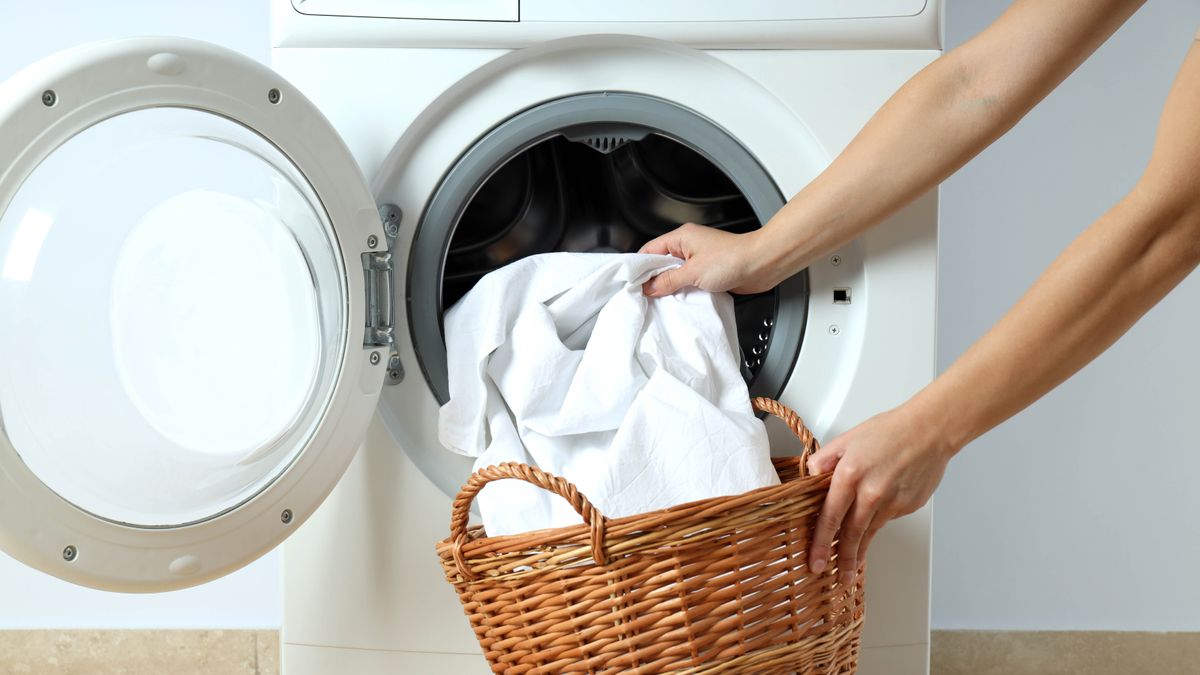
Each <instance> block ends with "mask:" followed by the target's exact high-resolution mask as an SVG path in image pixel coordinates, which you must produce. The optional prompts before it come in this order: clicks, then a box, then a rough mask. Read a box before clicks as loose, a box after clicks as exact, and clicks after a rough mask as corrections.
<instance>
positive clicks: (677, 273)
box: [642, 263, 696, 298]
mask: <svg viewBox="0 0 1200 675" xmlns="http://www.w3.org/2000/svg"><path fill="white" fill-rule="evenodd" d="M695 280H696V279H695V275H694V274H693V273H692V271H691V270H690V269H688V265H687V264H686V263H685V264H684V265H683V266H682V267H676V268H674V269H669V270H667V271H665V272H663V273H662V274H659V275H658V276H656V277H654V278H653V279H651V280H650V281H647V282H646V283H644V284H642V293H644V294H645V295H647V296H648V297H651V298H661V297H663V296H665V295H671V294H672V293H674V292H675V291H678V290H679V289H681V288H684V287H685V286H691V285H692V284H693V282H695Z"/></svg>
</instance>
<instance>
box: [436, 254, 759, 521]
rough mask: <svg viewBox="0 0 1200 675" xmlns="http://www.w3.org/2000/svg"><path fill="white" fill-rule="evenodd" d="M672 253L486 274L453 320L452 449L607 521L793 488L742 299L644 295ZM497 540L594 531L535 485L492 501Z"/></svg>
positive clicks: (487, 512) (448, 423)
mask: <svg viewBox="0 0 1200 675" xmlns="http://www.w3.org/2000/svg"><path fill="white" fill-rule="evenodd" d="M679 264H680V263H679V260H677V259H675V258H672V257H668V256H659V255H637V254H594V253H549V254H545V255H539V256H532V257H529V258H525V259H522V260H520V261H518V262H516V263H513V264H511V265H508V266H506V267H503V268H501V269H499V270H497V271H495V272H492V273H491V274H488V275H487V276H485V277H484V278H483V279H482V280H480V281H479V283H478V284H476V286H475V287H474V288H473V289H472V290H471V291H470V292H469V293H468V294H467V295H466V296H465V297H464V298H463V299H462V300H461V301H460V302H458V303H457V304H456V305H455V306H454V307H453V308H452V309H451V310H450V311H449V312H447V313H446V317H445V327H446V349H447V357H448V367H449V384H450V402H449V403H447V404H446V405H445V406H443V407H442V409H441V415H440V417H439V433H440V438H441V441H442V443H443V444H444V445H445V446H446V447H447V448H450V449H452V450H454V451H456V452H460V453H463V454H466V455H470V456H476V457H478V460H477V461H476V462H475V467H476V468H480V467H484V466H488V465H492V464H499V463H501V462H525V463H527V464H532V465H535V466H538V467H539V468H541V469H543V470H546V471H549V472H551V473H554V474H557V475H559V476H563V477H565V478H566V479H568V480H570V481H571V482H572V483H574V484H575V485H576V486H577V487H578V488H579V489H580V490H581V491H582V492H583V494H585V495H587V497H588V498H589V499H591V500H592V503H594V504H595V505H596V506H597V508H599V509H600V511H601V512H602V513H604V514H605V515H606V516H609V517H610V518H612V517H620V516H627V515H633V514H637V513H643V512H646V511H652V510H655V509H660V508H664V507H668V506H673V505H675V504H681V503H684V502H689V501H693V500H696V499H703V498H707V497H714V496H720V495H729V494H738V493H742V492H746V491H748V490H752V489H754V488H758V487H762V486H765V485H775V484H778V482H779V479H778V476H777V475H776V474H775V471H774V470H773V469H772V467H771V461H770V452H769V449H768V445H767V435H766V430H765V428H764V427H763V424H762V422H761V421H760V420H758V419H757V418H756V417H755V416H754V414H753V410H752V409H751V406H750V401H749V395H748V393H747V389H746V384H745V381H744V380H743V379H742V377H741V374H740V371H739V368H738V357H737V354H736V345H737V332H736V330H735V324H734V316H733V300H732V298H730V296H729V295H728V294H726V293H717V294H713V293H708V292H705V291H699V290H685V291H681V292H679V293H676V294H675V295H672V296H669V297H665V298H657V299H648V298H646V297H644V296H643V295H642V291H641V284H642V282H644V281H646V280H647V279H649V278H650V277H651V276H653V275H654V274H655V273H656V272H659V271H662V270H664V269H669V268H671V267H675V266H678V265H679ZM478 502H479V509H480V513H481V514H482V516H483V523H484V527H485V528H486V530H487V532H488V534H490V535H500V534H515V533H519V532H527V531H530V530H535V529H541V528H545V527H560V526H564V525H570V524H573V523H578V522H580V518H579V516H578V515H576V514H575V512H574V511H573V510H572V509H571V507H570V506H568V505H567V503H566V502H565V501H564V500H562V499H561V498H559V497H557V496H555V495H552V494H550V493H548V492H545V491H543V490H541V489H539V488H536V487H533V486H531V485H528V484H526V483H524V482H521V481H516V480H504V481H499V482H496V483H492V484H490V485H488V486H487V487H486V488H484V490H483V491H482V492H481V493H480V495H479V497H478Z"/></svg>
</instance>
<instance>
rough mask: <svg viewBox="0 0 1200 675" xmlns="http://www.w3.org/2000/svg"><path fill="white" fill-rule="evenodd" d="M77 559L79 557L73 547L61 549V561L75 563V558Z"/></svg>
mask: <svg viewBox="0 0 1200 675" xmlns="http://www.w3.org/2000/svg"><path fill="white" fill-rule="evenodd" d="M77 557H79V551H78V550H77V549H76V548H75V547H74V546H68V547H66V548H64V549H63V560H66V561H67V562H75V558H77Z"/></svg>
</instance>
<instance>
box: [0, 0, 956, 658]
mask: <svg viewBox="0 0 1200 675" xmlns="http://www.w3.org/2000/svg"><path fill="white" fill-rule="evenodd" d="M940 12H941V7H940V3H939V2H937V0H854V1H852V2H850V1H847V0H810V1H809V2H805V3H782V2H771V1H769V0H743V1H742V2H739V3H727V2H722V1H720V0H697V1H693V2H689V3H646V2H635V1H634V0H605V1H600V0H586V1H579V2H570V3H563V2H555V1H554V0H459V1H456V2H453V3H447V2H429V1H416V0H272V30H273V37H274V50H273V67H274V69H273V70H272V69H268V68H265V67H263V66H261V65H259V64H256V63H254V62H252V61H250V60H249V59H247V58H245V57H241V56H239V55H237V54H234V53H231V52H228V51H226V50H223V49H220V48H216V47H213V46H211V45H205V44H202V43H197V42H193V41H186V40H178V39H159V38H154V39H134V40H121V41H116V42H109V43H99V44H95V45H90V46H86V47H81V48H79V49H76V50H73V51H69V52H65V53H62V54H59V55H57V56H55V57H51V58H50V59H47V60H45V61H43V62H41V63H39V64H37V65H35V66H32V67H30V68H29V69H27V70H25V71H23V72H22V73H20V74H19V75H17V76H15V77H14V78H13V79H11V80H10V81H8V82H6V83H5V84H4V85H3V88H2V89H0V546H2V547H3V549H4V550H5V551H6V552H8V553H9V554H11V555H12V556H13V557H15V558H18V559H20V560H22V561H24V562H25V563H27V564H29V565H32V566H34V567H37V568H39V569H42V570H44V571H46V572H49V573H51V574H54V575H56V576H59V577H61V578H64V579H67V580H69V581H73V582H75V583H79V584H83V585H88V586H93V587H97V588H105V589H110V590H120V591H131V592H146V591H159V590H167V589H172V588H180V587H185V586H191V585H195V584H199V583H203V582H205V581H208V580H211V579H213V578H215V577H218V576H221V575H223V574H226V573H228V572H230V571H232V570H234V569H237V568H238V567H240V566H242V565H244V564H246V563H247V562H249V561H250V560H253V559H254V558H256V557H257V556H259V555H261V554H262V553H263V552H265V551H267V550H270V549H271V548H272V547H274V546H276V545H278V544H279V543H280V542H282V541H283V540H284V539H287V540H288V543H287V545H286V547H285V554H284V590H285V593H284V602H285V606H284V626H283V658H284V670H285V671H286V673H287V674H288V675H305V674H308V673H314V674H315V673H322V674H324V673H460V672H461V673H477V672H486V670H487V669H486V665H485V664H484V663H483V661H482V659H481V657H480V656H479V654H478V648H477V646H476V643H475V641H474V637H473V635H472V633H471V630H470V628H469V626H468V624H467V621H466V618H465V617H464V616H463V613H462V610H461V608H460V606H459V605H458V602H457V599H456V597H455V596H454V594H453V592H452V590H451V588H450V586H449V585H448V584H447V583H446V582H445V580H444V579H443V577H442V573H441V571H440V569H439V566H438V562H437V559H436V557H435V555H434V553H433V545H434V542H436V541H437V540H439V539H441V538H443V537H445V536H446V533H447V528H448V516H449V508H450V499H451V495H453V494H454V493H455V491H456V489H457V486H458V485H460V484H461V483H462V481H463V480H464V479H465V477H466V476H467V475H468V473H469V470H470V462H469V461H468V460H467V459H465V458H462V457H458V456H455V455H453V454H451V453H449V452H447V451H446V450H444V449H443V448H441V447H440V446H439V444H438V441H437V437H436V418H437V409H438V406H439V404H440V402H441V401H444V400H445V398H446V381H445V380H446V365H445V363H446V354H445V347H444V342H443V339H442V326H441V313H442V310H443V309H444V308H446V307H448V306H449V305H450V304H451V303H453V301H454V300H455V299H457V298H458V297H460V296H461V295H462V294H463V293H465V292H466V291H467V290H468V289H469V288H470V287H471V285H472V284H473V283H474V281H475V280H477V279H478V278H479V277H480V276H481V275H483V274H485V273H486V272H487V271H489V270H491V269H495V268H496V267H499V266H501V265H503V264H505V263H507V262H510V261H512V260H515V259H517V258H519V257H522V256H524V255H529V254H532V253H537V252H544V251H552V250H573V251H629V250H636V249H637V247H638V246H639V245H640V244H641V243H642V242H644V241H646V240H648V239H649V238H651V237H653V236H655V235H657V234H659V233H661V232H664V231H667V230H669V229H671V228H672V227H674V226H675V225H676V224H678V223H679V222H683V221H693V222H701V223H706V224H710V225H713V226H716V227H722V228H725V229H729V230H731V231H745V230H746V229H749V228H753V227H757V226H759V224H760V223H761V222H763V221H765V220H766V219H767V218H769V217H770V215H771V214H772V213H774V211H775V210H777V209H778V208H779V207H780V206H781V205H782V204H783V203H784V201H785V198H786V197H789V196H791V195H792V194H794V193H795V192H796V191H798V190H799V189H800V188H801V187H802V186H804V185H805V184H806V183H807V182H808V181H809V180H811V179H812V178H813V177H814V176H815V175H816V174H817V173H818V172H819V171H820V170H821V169H822V168H823V167H824V166H825V165H826V164H827V163H828V162H829V160H830V158H831V157H833V156H835V155H836V154H837V153H838V152H840V151H841V149H842V148H843V147H844V146H845V144H846V143H847V142H848V141H849V140H850V138H851V137H852V136H853V135H854V133H855V132H856V131H857V130H858V129H859V128H860V127H861V126H862V125H863V124H864V123H865V122H866V120H867V119H868V118H869V116H870V115H871V114H872V113H873V112H874V111H875V110H876V109H877V108H878V107H879V105H881V104H882V103H883V101H884V100H885V99H886V98H887V97H888V96H889V95H890V94H891V93H892V92H893V91H895V89H896V88H897V87H899V86H900V85H901V84H902V83H903V82H904V81H905V80H906V79H907V78H908V77H909V76H911V75H912V74H913V73H914V72H916V71H917V70H919V69H920V68H921V67H922V66H924V65H925V64H927V63H928V62H930V61H931V60H933V59H934V58H936V57H937V56H938V54H939V53H940V51H939V50H940ZM301 92H303V93H301ZM364 175H365V178H364ZM368 180H369V183H368ZM936 246H937V201H936V195H935V194H930V195H927V196H926V197H923V198H921V199H920V200H918V201H917V202H916V203H914V204H913V205H912V206H910V207H909V208H907V209H905V210H904V211H902V212H901V213H899V214H897V215H896V216H895V217H893V218H892V219H891V222H889V223H886V224H884V225H883V226H882V227H879V228H876V229H875V230H873V231H872V232H870V233H868V234H867V235H864V236H863V237H862V238H860V239H859V240H857V241H855V242H854V243H852V244H851V245H849V246H847V247H845V248H844V249H843V250H840V251H837V252H836V253H834V254H832V255H830V256H828V257H827V258H825V259H823V260H821V261H819V262H817V263H816V264H814V265H813V266H812V267H811V268H809V269H808V270H807V271H806V272H804V273H802V274H801V275H798V276H797V277H795V278H794V279H792V280H789V281H788V282H786V283H784V284H783V285H781V286H780V287H779V288H778V289H775V290H773V291H771V292H769V293H764V294H761V295H758V296H751V297H743V298H739V299H738V301H737V305H736V307H737V318H738V327H739V340H740V342H741V349H742V356H743V361H744V366H745V369H744V374H745V376H746V378H747V381H748V382H749V384H750V388H751V391H752V392H754V393H756V394H764V395H770V396H776V397H778V398H780V399H781V400H782V401H784V402H785V403H787V404H788V405H790V406H792V407H794V408H795V409H797V410H798V411H799V412H800V413H801V414H802V415H803V416H804V417H805V418H806V419H807V421H808V422H809V425H810V426H811V427H812V428H813V430H814V431H815V432H816V433H817V435H818V437H821V438H829V437H832V436H834V435H836V434H837V433H839V432H842V431H844V430H846V429H848V428H849V427H851V426H852V425H854V424H855V423H857V422H859V421H861V420H863V419H865V418H866V417H868V416H869V415H871V414H873V413H875V412H878V411H879V410H882V409H885V408H887V407H890V406H893V405H896V404H898V403H900V402H901V401H903V400H904V399H905V398H906V397H908V396H909V395H911V394H912V393H913V392H915V391H916V390H917V389H919V388H920V387H921V386H922V385H923V384H925V383H926V382H927V381H928V380H929V379H930V377H931V376H932V375H933V372H934V297H935V264H936ZM376 410H378V412H379V414H378V415H376V414H375V412H376ZM775 431H776V433H773V439H774V440H775V441H776V445H777V449H778V451H779V452H789V451H791V450H794V448H793V447H791V445H790V443H789V442H788V439H787V438H786V435H785V434H782V433H778V431H779V430H775ZM364 434H365V442H362V439H363V437H364ZM360 442H362V446H361V449H360V447H359V445H360ZM356 451H357V452H356ZM347 466H348V468H347ZM343 472H344V473H343ZM335 485H336V487H335ZM331 490H332V492H331ZM322 504H323V506H322ZM318 506H321V508H319V509H318ZM302 524H303V525H302ZM929 537H930V512H929V509H928V508H926V509H922V510H921V511H919V512H917V513H915V514H913V515H911V516H909V517H906V518H904V519H901V520H899V521H896V522H895V523H893V524H892V525H890V526H889V527H888V528H886V529H885V530H884V531H883V532H882V533H881V534H880V535H879V537H878V538H877V540H876V542H875V544H874V545H873V548H872V551H871V554H870V560H869V566H870V572H869V576H868V586H867V597H868V600H867V612H868V620H867V628H866V634H865V637H864V650H863V656H862V665H861V668H860V672H861V673H863V674H864V675H909V674H916V673H927V672H928V646H929V552H930V538H929Z"/></svg>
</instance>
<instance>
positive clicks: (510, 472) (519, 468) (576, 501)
mask: <svg viewBox="0 0 1200 675" xmlns="http://www.w3.org/2000/svg"><path fill="white" fill-rule="evenodd" d="M506 478H515V479H517V480H523V481H525V482H526V483H530V484H532V485H536V486H538V487H540V488H542V489H543V490H549V491H550V492H553V493H554V494H556V495H558V496H560V497H562V498H563V499H565V500H567V502H569V503H570V504H571V508H573V509H575V512H576V513H578V514H579V515H581V516H583V522H584V523H586V524H587V525H588V526H589V527H590V528H591V529H592V559H593V560H595V561H596V564H597V565H605V564H607V563H608V554H607V553H606V552H605V550H604V528H605V525H606V524H607V519H606V518H605V517H604V514H602V513H600V511H599V510H598V509H596V507H595V506H592V503H591V502H589V501H588V498H587V497H584V496H583V493H581V492H580V491H579V489H578V488H576V487H575V486H574V485H572V484H571V483H570V482H568V481H567V480H566V479H565V478H559V477H558V476H555V475H553V474H549V473H546V472H545V471H542V470H541V469H538V468H537V467H532V466H529V465H528V464H521V463H519V462H505V463H504V464H498V465H495V466H487V467H484V468H482V469H480V470H478V471H476V472H475V473H473V474H471V477H470V478H468V479H467V483H466V485H463V486H462V489H461V490H459V491H458V496H457V497H455V498H454V507H453V508H452V509H451V511H450V540H451V541H452V542H454V544H453V549H452V553H453V554H454V563H455V564H456V565H457V566H458V573H459V574H461V575H462V576H463V578H464V579H466V580H467V581H474V580H475V579H477V578H478V575H476V574H475V573H474V572H472V571H471V570H470V569H469V568H468V567H467V562H466V558H464V557H463V553H462V547H463V544H465V543H467V520H468V518H469V517H470V511H471V502H473V501H475V495H477V494H479V491H480V490H482V489H483V486H485V485H487V484H488V483H491V482H492V481H497V480H504V479H506Z"/></svg>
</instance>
